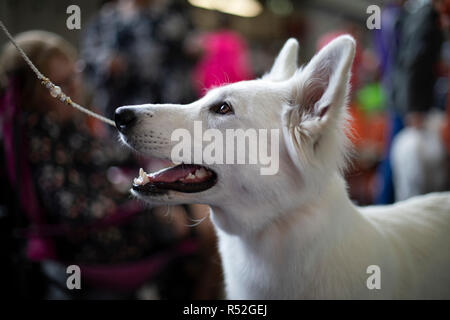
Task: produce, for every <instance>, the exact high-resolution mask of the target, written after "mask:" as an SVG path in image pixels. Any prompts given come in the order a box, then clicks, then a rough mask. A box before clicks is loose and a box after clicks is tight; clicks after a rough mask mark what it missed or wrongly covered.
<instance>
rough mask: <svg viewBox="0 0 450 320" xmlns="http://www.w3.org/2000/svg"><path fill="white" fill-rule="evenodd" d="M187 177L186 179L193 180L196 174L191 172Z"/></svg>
mask: <svg viewBox="0 0 450 320" xmlns="http://www.w3.org/2000/svg"><path fill="white" fill-rule="evenodd" d="M185 179H186V180H192V179H195V176H194V175H193V174H192V173H189V174H188V175H187V176H186V178H185Z"/></svg>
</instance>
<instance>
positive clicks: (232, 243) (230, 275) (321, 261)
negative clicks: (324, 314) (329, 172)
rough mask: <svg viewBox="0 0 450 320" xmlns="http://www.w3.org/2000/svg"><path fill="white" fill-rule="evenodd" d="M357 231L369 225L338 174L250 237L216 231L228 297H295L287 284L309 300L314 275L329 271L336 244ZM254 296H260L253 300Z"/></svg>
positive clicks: (345, 241) (343, 241)
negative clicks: (300, 289)
mask: <svg viewBox="0 0 450 320" xmlns="http://www.w3.org/2000/svg"><path fill="white" fill-rule="evenodd" d="M356 229H359V230H361V229H370V227H369V226H367V225H366V224H365V221H364V220H363V218H362V217H361V216H360V214H359V213H358V211H357V210H356V208H355V207H354V206H353V205H352V203H351V202H350V200H349V198H348V195H347V191H346V186H345V182H344V180H343V179H342V177H341V176H339V175H337V174H336V175H335V176H333V177H332V178H330V182H329V183H328V184H327V187H326V188H325V190H324V192H322V193H321V194H319V195H317V197H316V198H315V199H314V200H313V201H310V202H309V203H307V204H303V205H302V206H301V207H299V208H297V209H296V210H293V211H292V212H288V213H286V214H284V215H283V216H282V217H280V219H278V220H277V221H273V222H272V223H270V224H268V225H267V226H266V227H265V228H263V229H261V230H259V231H257V232H255V233H253V234H250V235H245V236H236V235H230V234H227V233H225V232H223V231H222V230H220V229H219V228H217V233H218V236H219V248H220V251H221V254H222V259H223V266H224V273H225V278H226V279H225V280H226V285H227V291H228V295H229V298H238V299H239V298H273V297H277V298H283V294H285V296H284V297H285V298H293V297H292V296H290V292H291V291H290V290H289V286H290V285H291V286H295V287H296V289H295V290H294V289H293V290H292V292H297V293H298V292H299V287H298V286H302V287H303V290H304V291H303V297H311V296H313V295H314V294H313V293H311V291H310V290H309V289H308V288H309V286H314V283H313V282H312V281H313V279H315V278H317V277H314V276H315V275H317V273H318V272H320V270H321V271H323V272H324V270H325V269H327V268H328V267H329V266H327V264H328V263H329V261H330V259H332V256H333V251H334V249H335V248H336V246H338V245H340V246H345V245H346V244H348V243H351V242H352V241H353V240H352V239H354V237H353V236H352V235H353V234H354V232H355V230H356ZM368 232H370V231H368ZM334 261H336V260H334ZM291 268H295V270H290V269H291ZM258 275H259V276H258ZM299 277H300V279H299ZM296 278H297V279H298V281H300V282H298V281H293V280H292V279H296ZM264 279H266V280H267V281H268V282H267V283H265V281H264ZM277 286H280V289H279V290H277V289H274V288H276V287H277ZM269 288H270V289H269ZM282 288H283V289H282ZM271 290H272V291H271ZM314 290H315V289H314ZM255 293H257V294H260V295H259V296H258V295H257V296H251V294H255ZM272 295H274V296H272ZM294 298H299V297H294Z"/></svg>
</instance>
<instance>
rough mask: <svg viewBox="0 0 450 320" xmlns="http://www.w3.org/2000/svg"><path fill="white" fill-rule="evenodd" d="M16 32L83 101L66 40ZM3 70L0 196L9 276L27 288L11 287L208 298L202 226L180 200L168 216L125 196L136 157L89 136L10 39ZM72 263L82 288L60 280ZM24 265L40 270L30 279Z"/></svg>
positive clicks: (64, 293)
mask: <svg viewBox="0 0 450 320" xmlns="http://www.w3.org/2000/svg"><path fill="white" fill-rule="evenodd" d="M16 40H17V42H18V44H19V45H20V46H21V47H22V48H23V49H24V51H25V52H26V53H27V55H28V56H29V57H30V59H31V60H32V61H33V62H35V64H36V66H37V67H38V68H39V69H40V70H41V71H42V72H43V73H44V74H46V75H47V76H48V77H49V78H50V79H51V80H52V81H53V82H54V83H55V84H56V85H59V86H60V87H61V88H62V90H63V91H64V92H65V93H67V94H68V95H70V96H71V97H72V98H73V99H74V100H75V101H79V100H80V98H81V81H80V78H79V75H78V73H77V72H76V68H75V59H76V52H75V49H74V48H73V47H71V45H70V44H69V43H67V42H66V41H65V40H63V39H62V38H61V37H59V36H57V35H55V34H52V33H48V32H44V31H30V32H26V33H23V34H20V35H18V36H17V37H16ZM0 75H1V78H0V79H1V86H0V124H1V125H0V128H1V140H2V145H3V147H2V154H1V156H0V158H1V159H2V161H1V163H2V165H3V166H2V168H0V169H1V170H0V176H1V177H2V180H3V179H4V187H5V191H4V193H3V196H2V201H3V202H4V203H2V205H3V206H5V207H6V208H7V214H8V215H9V216H12V218H11V219H10V221H12V222H11V228H12V230H10V241H12V242H14V243H15V244H14V245H13V246H11V248H12V250H11V252H9V254H10V255H11V258H10V259H9V261H10V263H11V265H10V266H9V271H10V272H11V273H12V275H11V274H9V275H8V277H11V278H13V279H14V280H15V281H17V286H22V287H23V288H22V292H18V293H17V294H19V295H20V296H29V297H30V296H32V294H31V293H29V292H28V291H29V290H33V291H34V290H35V288H33V286H34V285H36V284H37V283H41V284H43V286H42V290H41V291H38V292H35V293H33V294H34V295H37V296H38V297H43V296H44V297H47V298H94V299H95V298H139V297H145V298H190V297H211V291H209V292H206V291H205V289H204V288H203V289H202V288H200V289H202V290H203V291H201V292H200V291H199V290H200V289H199V287H202V285H201V283H202V281H200V280H199V279H202V278H203V274H202V273H198V272H195V270H196V269H199V268H200V269H202V270H204V265H205V264H204V261H205V260H204V259H203V258H202V257H204V256H202V254H205V252H204V249H203V248H204V246H202V245H200V242H201V240H200V239H201V236H199V235H202V234H203V235H205V234H206V236H208V235H209V233H208V230H206V231H205V227H203V229H201V230H199V232H197V231H196V230H194V229H193V228H188V227H187V225H188V224H189V223H190V222H189V220H188V219H187V217H186V216H185V215H184V212H180V210H179V209H177V208H171V209H170V211H171V212H170V213H171V214H172V217H173V221H172V223H169V222H168V221H167V218H165V217H164V218H161V217H160V216H158V214H157V212H155V211H156V210H149V209H144V208H143V207H142V206H141V205H140V204H139V203H137V202H135V201H132V200H130V196H129V192H128V189H129V187H130V181H131V179H132V177H131V176H132V175H133V174H128V173H129V172H130V173H131V170H133V171H134V173H135V170H136V167H135V163H134V162H131V163H130V162H128V161H129V158H128V157H127V156H126V153H125V154H124V153H123V149H121V148H119V147H118V146H117V143H115V141H114V143H113V141H112V140H111V139H108V137H103V138H102V137H97V136H94V135H93V134H92V131H91V130H90V128H89V126H88V125H87V124H86V121H85V118H84V115H82V114H80V113H78V112H77V111H74V109H72V108H69V107H68V106H66V105H64V104H63V103H62V102H60V101H59V100H57V99H54V98H52V97H51V96H50V94H49V92H48V90H46V89H45V88H43V87H42V86H41V85H40V84H39V82H38V80H37V79H36V76H35V75H34V74H33V73H32V71H31V70H30V69H29V67H28V66H27V65H26V63H25V62H24V60H23V59H22V57H21V56H20V55H19V53H18V52H17V51H16V49H15V48H14V47H13V46H12V45H11V44H8V45H7V46H5V48H4V50H3V51H2V54H1V56H0ZM164 211H165V212H160V214H164V213H169V212H168V211H167V210H164ZM193 218H196V219H198V218H199V217H193ZM210 241H211V240H210V239H207V241H206V243H208V244H209V243H210ZM13 248H14V250H13ZM201 250H203V251H201ZM208 253H209V252H208ZM5 254H6V253H5ZM208 259H209V256H208ZM72 264H75V265H79V266H80V268H81V276H82V290H72V291H69V290H68V289H67V287H66V280H67V276H68V275H67V274H66V269H65V268H66V266H68V265H72ZM29 265H33V268H32V269H33V270H37V275H39V276H43V277H44V278H43V279H42V278H40V277H36V274H34V275H33V276H31V277H30V278H28V275H27V274H26V273H27V272H28V270H29V269H30V268H28V267H27V266H29ZM205 272H207V270H205ZM199 274H200V275H201V276H202V277H200V276H199ZM24 279H27V280H28V281H25V283H24V281H23V280H24ZM21 280H22V281H21ZM174 284H176V285H174ZM209 286H210V287H211V284H209ZM203 287H204V285H203ZM143 288H144V289H145V290H144V289H143ZM19 291H20V290H19ZM202 293H203V296H202V295H201V294H202ZM196 294H197V296H195V295H196ZM205 294H206V296H205ZM208 294H209V295H208Z"/></svg>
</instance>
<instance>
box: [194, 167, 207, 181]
mask: <svg viewBox="0 0 450 320" xmlns="http://www.w3.org/2000/svg"><path fill="white" fill-rule="evenodd" d="M207 175H208V174H207V172H206V170H205V169H204V168H201V169H198V170H196V171H195V176H196V177H197V178H200V179H201V178H204V177H206V176H207Z"/></svg>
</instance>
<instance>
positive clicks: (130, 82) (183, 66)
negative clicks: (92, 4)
mask: <svg viewBox="0 0 450 320" xmlns="http://www.w3.org/2000/svg"><path fill="white" fill-rule="evenodd" d="M191 30H192V26H191V23H190V20H189V18H188V17H187V16H186V14H185V12H184V11H182V5H181V4H180V3H179V2H178V1H169V0H164V1H162V0H118V1H115V2H112V3H106V4H105V5H104V6H103V7H102V8H101V10H100V13H99V14H98V15H97V16H96V17H94V19H93V20H92V21H91V22H90V24H89V26H88V27H87V30H86V32H85V34H84V36H83V40H82V49H81V57H82V59H83V61H84V63H85V71H84V74H85V76H86V79H87V80H88V81H89V82H90V83H91V84H92V85H93V88H94V91H93V94H94V102H95V104H96V105H98V106H99V107H100V108H101V109H102V111H103V112H104V113H105V114H106V115H107V116H108V117H110V118H111V117H113V115H114V110H115V109H116V108H117V107H120V106H123V105H128V104H144V103H162V102H164V103H186V102H189V101H190V100H192V98H193V91H192V88H191V86H190V81H188V80H189V79H188V74H189V71H190V68H191V65H192V61H191V57H190V56H189V55H187V54H186V50H185V39H186V38H187V37H188V35H189V34H190V32H191ZM167 75H170V76H167Z"/></svg>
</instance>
